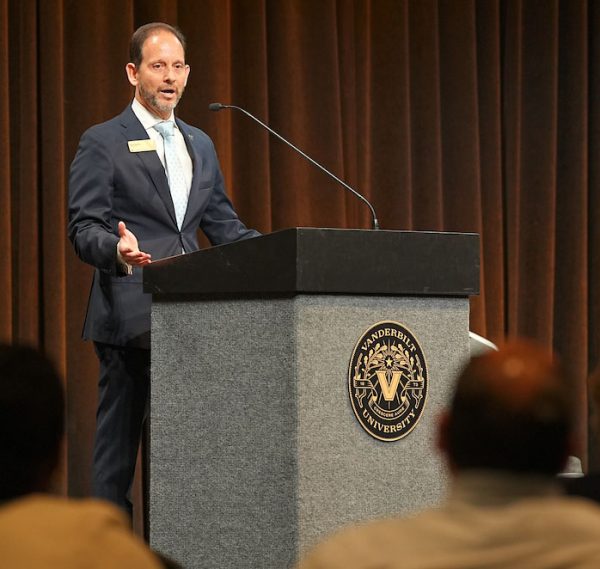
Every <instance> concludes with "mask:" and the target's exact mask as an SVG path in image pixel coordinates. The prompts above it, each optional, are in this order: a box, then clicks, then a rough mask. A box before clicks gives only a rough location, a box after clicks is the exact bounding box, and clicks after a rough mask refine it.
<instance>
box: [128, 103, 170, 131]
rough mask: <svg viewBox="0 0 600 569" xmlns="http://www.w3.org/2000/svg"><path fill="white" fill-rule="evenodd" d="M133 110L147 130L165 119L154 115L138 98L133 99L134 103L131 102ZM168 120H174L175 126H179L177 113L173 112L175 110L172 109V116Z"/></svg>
mask: <svg viewBox="0 0 600 569" xmlns="http://www.w3.org/2000/svg"><path fill="white" fill-rule="evenodd" d="M131 110H132V111H133V113H134V114H135V116H136V117H137V118H138V120H139V121H140V122H141V123H142V126H143V127H144V128H145V129H146V130H150V129H151V128H153V127H154V125H156V124H158V123H159V122H163V121H164V119H161V118H160V117H157V116H155V115H153V114H152V113H151V112H150V111H149V110H148V109H147V108H146V107H144V106H143V105H142V104H141V103H140V102H139V101H138V100H137V99H133V103H131ZM167 120H170V121H173V123H174V124H175V128H178V127H177V122H176V121H175V113H173V111H171V116H170V117H169V118H168V119H167Z"/></svg>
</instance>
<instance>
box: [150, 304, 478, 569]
mask: <svg viewBox="0 0 600 569" xmlns="http://www.w3.org/2000/svg"><path fill="white" fill-rule="evenodd" d="M468 315H469V301H468V299H467V298H437V297H369V296H334V295H331V296H329V295H314V296H313V295H301V296H295V297H291V298H278V299H277V298H275V299H264V300H259V299H240V300H223V301H221V300H205V301H200V300H198V301H189V302H176V301H173V302H169V301H166V300H160V299H155V302H154V304H153V311H152V394H151V443H150V461H151V462H150V496H149V524H150V543H151V545H152V547H154V548H156V549H157V550H159V551H162V552H164V553H166V554H168V555H170V556H172V557H173V558H175V559H176V560H178V561H179V562H181V563H183V564H184V566H185V567H189V568H197V567H219V568H223V569H229V568H234V567H235V568H236V569H237V568H239V567H240V566H244V567H255V568H261V569H268V568H278V569H282V568H286V567H290V566H291V565H292V564H293V563H294V562H296V561H297V559H298V556H299V555H301V554H302V553H303V552H305V551H306V549H307V548H309V547H310V546H312V545H314V544H315V543H316V542H317V541H318V540H319V539H321V538H322V537H323V536H325V535H326V534H328V533H330V532H331V531H334V530H336V529H338V528H339V527H341V526H343V525H345V524H348V523H351V522H354V521H358V520H365V519H370V518H374V517H378V516H385V515H394V514H406V513H410V512H413V511H416V510H420V509H421V508H423V507H426V506H429V505H432V504H436V503H437V502H438V501H439V500H440V497H441V495H442V494H443V492H444V487H445V482H446V473H445V472H444V470H443V467H442V464H441V462H440V460H439V459H438V456H437V453H436V451H435V440H434V438H435V423H436V419H437V415H438V413H439V411H440V410H441V408H442V406H443V405H444V404H445V402H446V401H447V398H448V395H449V390H450V388H451V385H452V381H453V378H454V376H455V374H456V372H457V371H458V369H459V367H460V366H461V365H462V364H463V363H464V362H465V361H466V359H467V358H468V354H469V336H468ZM383 320H393V321H397V322H399V323H401V324H403V325H404V326H406V327H407V328H408V329H409V330H410V331H411V332H412V333H413V334H414V336H415V337H416V339H417V340H418V342H419V344H420V345H421V347H422V348H423V351H424V354H425V358H426V362H427V367H428V376H429V391H428V396H427V401H426V407H425V410H424V412H423V415H422V418H421V420H420V422H419V423H418V425H417V426H416V427H415V429H414V430H413V431H412V432H411V433H410V434H409V435H408V436H406V437H405V438H403V439H401V440H399V441H395V442H382V441H378V440H376V439H374V438H372V437H371V436H369V435H368V434H367V433H366V432H365V431H364V430H363V429H362V427H361V426H360V425H359V423H358V421H357V420H356V418H355V416H354V413H353V411H352V407H351V404H350V401H349V397H348V387H347V381H348V380H347V376H348V366H349V362H350V358H351V356H352V352H353V350H354V347H355V345H356V343H357V341H358V340H359V338H360V337H361V336H362V335H363V333H364V332H365V331H366V330H367V329H368V328H370V327H371V326H372V325H373V324H375V323H377V322H379V321H383ZM240 362H243V363H240Z"/></svg>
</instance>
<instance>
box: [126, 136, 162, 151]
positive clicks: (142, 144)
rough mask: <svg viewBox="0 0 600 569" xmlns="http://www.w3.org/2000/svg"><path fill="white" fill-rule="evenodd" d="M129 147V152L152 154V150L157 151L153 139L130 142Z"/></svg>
mask: <svg viewBox="0 0 600 569" xmlns="http://www.w3.org/2000/svg"><path fill="white" fill-rule="evenodd" d="M127 145H128V146H129V152H150V151H151V150H156V142H154V140H152V139H151V138H144V139H143V140H130V141H129V142H128V143H127Z"/></svg>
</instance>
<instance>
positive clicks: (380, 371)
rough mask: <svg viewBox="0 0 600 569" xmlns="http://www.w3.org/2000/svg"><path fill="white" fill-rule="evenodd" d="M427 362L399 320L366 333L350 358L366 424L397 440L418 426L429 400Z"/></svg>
mask: <svg viewBox="0 0 600 569" xmlns="http://www.w3.org/2000/svg"><path fill="white" fill-rule="evenodd" d="M427 385H428V381H427V366H426V364H425V356H424V355H423V350H422V349H421V346H419V343H418V342H417V339H416V338H415V337H414V336H413V334H412V333H411V332H410V330H408V329H407V328H406V327H404V326H402V324H399V323H398V322H379V323H378V324H375V325H374V326H372V327H371V328H369V329H368V330H367V331H366V332H365V333H364V334H363V336H362V337H361V338H360V340H359V341H358V343H357V344H356V347H355V348H354V352H353V354H352V359H351V360H350V369H349V371H348V390H349V393H350V402H351V403H352V409H353V410H354V414H355V415H356V418H357V419H358V422H359V423H360V424H361V426H362V427H363V429H365V431H367V433H369V434H370V435H371V436H372V437H375V438H376V439H379V440H381V441H397V440H398V439H401V438H402V437H405V436H406V435H408V434H409V433H410V432H411V431H412V430H413V429H414V428H415V426H416V425H417V423H418V421H419V419H420V418H421V414H422V413H423V408H424V407H425V400H426V399H427Z"/></svg>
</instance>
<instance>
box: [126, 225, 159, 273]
mask: <svg viewBox="0 0 600 569" xmlns="http://www.w3.org/2000/svg"><path fill="white" fill-rule="evenodd" d="M119 237H120V239H119V244H118V249H119V253H120V254H121V257H122V258H123V261H125V262H126V263H127V264H128V265H138V266H143V265H148V264H149V263H151V262H152V261H151V256H150V255H149V254H148V253H144V252H143V251H140V249H139V247H138V240H137V238H136V236H135V235H134V234H133V233H131V231H129V229H127V227H126V226H125V223H124V222H123V221H119Z"/></svg>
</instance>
